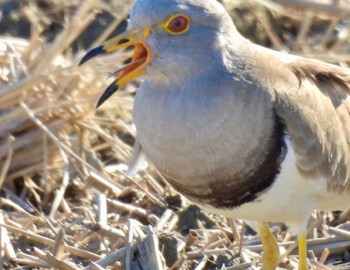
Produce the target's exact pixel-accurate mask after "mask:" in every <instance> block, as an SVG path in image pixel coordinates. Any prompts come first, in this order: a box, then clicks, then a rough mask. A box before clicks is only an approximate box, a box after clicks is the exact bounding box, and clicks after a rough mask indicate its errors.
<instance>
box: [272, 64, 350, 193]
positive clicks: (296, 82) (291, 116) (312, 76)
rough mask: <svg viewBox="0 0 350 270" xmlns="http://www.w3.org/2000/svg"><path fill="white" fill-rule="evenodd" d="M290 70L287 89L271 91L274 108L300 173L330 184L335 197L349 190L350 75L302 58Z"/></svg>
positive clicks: (285, 82)
mask: <svg viewBox="0 0 350 270" xmlns="http://www.w3.org/2000/svg"><path fill="white" fill-rule="evenodd" d="M286 71H287V72H286V73H288V74H284V78H286V81H284V82H283V84H284V86H281V82H279V83H277V84H278V85H275V86H276V87H275V86H274V87H273V89H274V94H275V98H276V100H275V106H276V110H277V112H278V114H279V115H280V116H281V117H282V118H283V120H284V121H285V124H286V126H287V130H288V134H289V136H290V138H291V140H292V145H293V149H294V152H295V154H296V157H297V166H298V168H299V169H300V171H301V172H302V173H303V174H304V175H305V176H309V177H312V178H320V177H323V178H326V179H328V188H329V190H330V191H332V192H335V193H343V192H345V191H350V184H349V183H350V179H349V177H350V70H348V69H343V68H340V67H337V66H333V65H330V64H325V63H323V62H320V61H316V60H309V59H304V58H299V59H297V60H294V61H293V62H290V63H288V64H287V68H286ZM275 81H276V80H275ZM272 85H274V84H273V83H272Z"/></svg>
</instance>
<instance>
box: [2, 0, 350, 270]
mask: <svg viewBox="0 0 350 270" xmlns="http://www.w3.org/2000/svg"><path fill="white" fill-rule="evenodd" d="M37 2H40V1H37ZM41 2H47V1H41ZM223 2H224V4H225V5H226V7H227V9H228V10H230V12H231V13H232V16H233V19H234V20H235V22H236V24H237V26H238V28H239V29H240V30H241V31H242V32H244V34H245V35H246V36H249V37H250V38H252V39H254V40H255V41H257V42H260V43H262V44H264V45H266V46H270V47H273V48H275V49H279V50H285V51H291V52H294V53H298V54H303V55H307V56H312V57H316V58H320V59H323V60H328V61H331V62H336V63H339V64H341V65H347V62H348V61H349V60H350V59H349V55H348V52H349V49H350V48H349V45H350V44H349V34H348V29H349V27H348V22H347V20H346V19H345V18H346V17H348V14H349V12H350V7H349V6H346V3H343V2H341V1H340V3H338V5H341V4H343V5H345V7H344V6H337V5H333V4H329V3H328V2H329V1H328V2H327V1H322V2H313V3H311V4H310V5H307V4H308V3H306V2H305V1H292V0H284V1H282V2H284V5H283V6H280V5H277V4H275V2H271V1H266V0H258V1H254V2H253V1H242V2H239V1H235V2H234V1H232V2H231V1H228V0H227V1H223ZM276 2H277V1H276ZM79 3H80V4H79ZM232 3H234V4H232ZM77 4H79V5H78V7H77ZM130 4H131V3H129V2H127V1H123V0H119V1H114V2H113V4H111V3H109V2H103V3H102V2H101V1H99V0H88V1H81V2H80V1H63V0H57V1H52V2H51V8H50V9H49V10H47V9H46V10H41V9H40V8H39V6H36V5H34V4H32V5H31V6H30V7H29V8H26V9H24V10H22V12H24V13H25V15H26V16H28V17H29V18H30V20H31V21H32V25H33V30H32V34H31V38H30V39H29V40H23V39H16V38H13V37H0V168H1V171H0V186H1V187H2V190H1V197H0V200H1V209H2V210H1V211H0V226H1V229H0V255H1V256H0V268H4V269H28V268H29V269H44V268H57V269H106V268H109V269H216V268H220V267H222V266H223V265H226V268H225V269H248V268H249V269H260V267H261V245H260V241H259V238H258V236H256V235H255V233H254V232H252V231H251V229H250V228H249V227H248V226H247V225H246V224H245V223H244V222H242V221H236V222H233V221H232V220H225V219H224V218H222V217H218V216H213V215H208V214H206V213H203V212H201V211H200V210H199V209H197V208H196V207H194V206H191V205H190V204H189V203H188V202H187V201H184V200H183V198H182V197H180V196H179V195H177V194H176V193H175V192H174V191H173V190H172V189H171V188H170V187H169V186H168V184H167V183H166V182H165V181H164V180H163V179H162V178H161V177H160V176H159V175H158V174H157V173H156V172H155V171H154V170H153V168H151V167H148V166H147V164H145V163H143V166H142V167H141V170H140V172H139V173H138V174H136V175H134V176H132V177H129V176H128V175H126V173H125V172H126V164H127V161H128V159H129V157H130V156H131V152H132V144H133V142H134V136H135V130H134V127H133V125H132V116H131V113H132V104H133V95H134V93H135V91H136V87H135V86H134V85H130V86H129V87H128V88H127V89H126V90H123V91H120V92H119V93H118V94H117V95H115V96H114V97H113V98H112V99H111V101H110V102H108V103H106V104H105V105H104V106H103V108H102V109H101V110H98V111H97V112H96V111H95V109H94V107H95V103H96V101H97V98H98V96H99V95H100V94H101V93H102V91H103V90H104V89H105V87H106V83H107V84H108V82H107V80H105V78H106V77H107V75H108V74H109V73H110V72H111V71H113V70H114V69H116V67H117V66H118V65H119V64H121V63H122V61H123V60H125V59H126V57H127V55H126V54H127V53H120V54H119V55H116V56H112V57H109V58H108V61H105V60H107V59H106V58H100V59H99V60H94V61H93V62H92V63H93V64H91V65H84V66H83V67H81V68H78V67H77V63H78V62H79V60H80V58H81V56H82V53H71V52H70V48H71V47H72V44H73V43H74V42H75V41H76V40H77V38H79V36H80V35H82V33H83V31H84V29H86V27H87V26H88V25H89V24H90V23H91V22H92V21H93V19H94V17H95V15H96V14H98V12H100V11H101V10H109V11H110V12H111V13H112V14H113V15H114V16H115V19H114V20H113V21H112V23H111V27H107V28H106V30H105V31H104V32H103V33H101V34H100V35H99V37H96V39H97V41H96V42H94V43H93V44H92V46H94V45H96V44H98V43H101V42H102V41H103V40H105V39H106V37H107V36H108V35H109V34H110V33H111V32H112V31H113V29H114V28H116V27H118V26H119V25H120V23H121V21H122V20H123V19H124V18H126V16H127V11H128V9H129V6H130ZM306 7H307V9H306ZM57 13H60V14H61V19H62V21H64V23H63V22H62V25H64V28H63V30H62V31H61V32H60V33H59V34H58V35H57V36H56V37H55V39H54V40H53V42H45V41H43V39H42V36H43V32H44V31H45V30H46V27H48V25H50V20H52V17H54V16H55V14H57ZM111 58H113V59H112V60H113V61H111ZM348 216H349V213H343V214H342V215H340V216H339V217H335V215H334V214H324V213H314V215H313V216H312V218H311V220H310V229H309V240H308V245H309V246H308V247H309V250H310V254H309V257H310V258H312V259H313V265H314V268H315V269H328V268H327V267H331V265H332V264H334V265H338V266H337V267H334V268H335V269H350V266H349V265H347V264H346V263H347V262H349V261H350V255H349V246H350V232H349V230H350V223H349V222H348V221H347V220H348ZM331 222H332V223H333V224H338V226H337V227H335V226H330V223H331ZM272 229H273V232H274V234H275V235H276V237H277V238H278V239H279V240H280V242H281V248H282V249H283V252H284V255H283V259H282V263H281V265H280V266H281V267H282V268H284V269H293V268H295V267H296V265H297V262H298V261H297V258H296V257H295V256H294V255H295V254H296V251H295V247H296V244H295V241H294V240H295V239H293V238H291V237H290V236H289V235H288V234H287V232H286V230H285V227H284V226H283V225H281V224H272ZM324 264H327V265H328V266H327V267H326V266H325V265H324Z"/></svg>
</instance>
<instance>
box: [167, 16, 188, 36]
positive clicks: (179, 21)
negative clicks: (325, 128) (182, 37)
mask: <svg viewBox="0 0 350 270" xmlns="http://www.w3.org/2000/svg"><path fill="white" fill-rule="evenodd" d="M189 26H190V20H189V18H188V17H187V16H185V15H175V16H172V17H171V18H170V19H169V20H168V21H167V22H166V24H165V25H164V28H165V30H166V31H167V32H169V33H170V34H175V35H177V34H182V33H184V32H186V31H187V30H188V28H189Z"/></svg>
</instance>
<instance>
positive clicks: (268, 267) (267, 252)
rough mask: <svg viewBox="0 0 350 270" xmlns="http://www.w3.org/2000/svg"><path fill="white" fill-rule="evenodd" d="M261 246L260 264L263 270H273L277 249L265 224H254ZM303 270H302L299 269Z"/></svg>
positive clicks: (276, 260)
mask: <svg viewBox="0 0 350 270" xmlns="http://www.w3.org/2000/svg"><path fill="white" fill-rule="evenodd" d="M256 226H257V229H258V232H259V234H260V240H261V243H262V246H263V254H262V263H263V269H264V270H275V269H276V267H277V265H278V263H279V257H280V252H279V247H278V244H277V242H276V239H275V237H273V235H272V233H271V231H270V228H269V225H267V223H266V222H262V221H261V222H257V223H256ZM299 270H304V269H299Z"/></svg>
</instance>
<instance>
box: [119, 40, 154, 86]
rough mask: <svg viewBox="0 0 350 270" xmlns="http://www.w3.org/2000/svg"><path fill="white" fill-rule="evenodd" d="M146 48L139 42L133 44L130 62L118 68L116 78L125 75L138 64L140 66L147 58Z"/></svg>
mask: <svg viewBox="0 0 350 270" xmlns="http://www.w3.org/2000/svg"><path fill="white" fill-rule="evenodd" d="M147 56H148V53H147V49H146V48H145V46H144V45H143V44H141V43H136V44H135V49H134V53H133V56H132V62H131V63H130V64H128V65H126V66H124V67H122V68H121V69H120V70H119V72H120V73H119V76H118V79H120V78H122V77H125V76H126V75H127V74H129V73H130V72H132V71H133V70H135V69H137V68H138V67H139V66H142V65H143V64H144V63H145V62H146V60H147Z"/></svg>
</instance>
